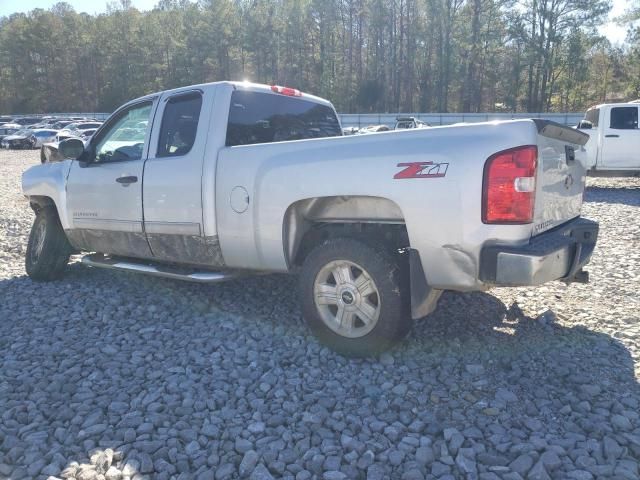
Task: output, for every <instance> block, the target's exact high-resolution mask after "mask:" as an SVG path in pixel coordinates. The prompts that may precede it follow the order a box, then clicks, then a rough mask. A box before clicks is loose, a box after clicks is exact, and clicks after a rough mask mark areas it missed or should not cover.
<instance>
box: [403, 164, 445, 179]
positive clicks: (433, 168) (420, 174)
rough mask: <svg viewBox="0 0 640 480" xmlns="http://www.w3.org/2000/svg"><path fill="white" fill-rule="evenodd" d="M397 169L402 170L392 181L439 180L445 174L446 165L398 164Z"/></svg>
mask: <svg viewBox="0 0 640 480" xmlns="http://www.w3.org/2000/svg"><path fill="white" fill-rule="evenodd" d="M398 167H404V169H403V170H402V171H400V172H398V173H396V174H395V175H394V177H393V178H394V179H396V180H401V179H404V178H440V177H444V176H445V175H446V174H447V169H448V168H449V164H448V163H433V162H412V163H399V164H398Z"/></svg>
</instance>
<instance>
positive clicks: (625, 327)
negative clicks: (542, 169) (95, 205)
mask: <svg viewBox="0 0 640 480" xmlns="http://www.w3.org/2000/svg"><path fill="white" fill-rule="evenodd" d="M36 163H38V153H37V152H6V151H2V152H0V260H1V262H0V416H1V420H0V478H11V479H15V480H23V479H27V478H43V479H46V478H47V477H49V478H75V479H83V480H84V479H109V480H115V479H120V478H123V479H134V480H139V479H145V478H148V479H168V478H179V479H188V478H195V479H226V478H251V479H270V478H285V479H294V478H295V479H297V480H303V479H312V478H317V479H323V480H337V479H345V478H348V479H364V478H367V479H383V478H389V479H402V480H417V479H423V478H439V479H452V478H468V479H476V478H479V479H482V480H493V479H504V480H517V479H540V480H544V479H548V478H553V479H570V480H571V479H573V480H583V479H585V480H588V479H592V478H619V479H638V478H639V470H638V462H639V461H640V418H639V413H638V412H639V411H640V409H639V405H640V388H639V385H638V378H639V376H640V325H639V322H638V320H639V319H640V318H639V317H640V314H639V312H640V300H639V297H638V295H637V293H638V290H639V289H640V179H606V180H604V179H590V181H589V186H590V187H589V190H588V192H587V195H586V202H587V203H586V204H585V206H584V214H585V216H587V217H590V218H594V219H596V220H598V221H599V222H600V225H601V237H600V242H599V244H598V248H597V250H596V253H595V256H594V258H593V261H592V265H591V267H590V269H589V270H590V272H591V275H592V283H591V284H589V285H572V286H570V287H566V286H565V285H563V284H560V283H554V284H550V285H547V286H544V287H542V288H531V289H528V288H521V289H504V290H494V291H492V292H491V293H490V294H487V293H476V294H456V293H446V294H445V295H444V296H443V298H442V300H441V301H440V305H439V307H438V309H437V311H436V312H435V313H434V314H433V315H432V316H431V317H429V319H428V320H426V321H424V322H421V323H420V324H418V325H417V326H416V327H415V329H414V331H413V333H412V335H411V336H410V337H409V338H408V339H407V340H406V341H404V342H403V344H402V345H400V346H399V347H398V348H396V349H395V350H393V351H392V352H390V353H388V354H383V355H382V356H381V357H380V358H379V359H371V360H347V359H345V358H342V357H340V356H337V355H335V354H333V353H332V352H330V351H329V350H327V349H325V348H323V347H321V346H319V344H318V343H317V342H316V340H315V339H314V338H313V337H311V336H310V335H309V333H308V332H307V329H306V328H305V326H304V325H303V323H302V321H301V318H300V311H299V309H298V305H297V300H296V295H295V294H294V293H293V292H295V278H289V277H286V276H265V277H260V278H253V279H246V280H242V281H234V282H230V283H227V284H223V285H219V286H199V285H190V284H184V283H180V282H174V281H169V280H164V279H154V278H148V277H144V276H134V275H131V274H123V273H117V272H108V271H101V270H90V269H88V268H86V267H83V266H81V265H78V264H74V265H71V266H70V268H69V271H68V274H67V275H66V277H65V278H64V279H63V280H61V281H59V282H55V283H50V284H34V283H32V282H31V281H30V280H29V279H28V278H27V277H26V276H25V274H24V268H23V256H24V252H25V248H26V242H27V235H28V232H29V228H30V224H31V221H32V218H33V216H32V213H31V211H30V210H29V208H28V206H27V204H26V202H25V201H24V199H23V197H22V196H21V194H20V189H19V187H20V174H21V172H22V171H23V170H24V169H25V168H27V167H28V166H30V165H32V164H36ZM50 476H51V477H50Z"/></svg>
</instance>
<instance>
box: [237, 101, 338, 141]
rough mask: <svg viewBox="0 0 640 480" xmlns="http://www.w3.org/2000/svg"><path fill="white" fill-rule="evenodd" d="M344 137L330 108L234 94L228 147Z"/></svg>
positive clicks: (319, 104)
mask: <svg viewBox="0 0 640 480" xmlns="http://www.w3.org/2000/svg"><path fill="white" fill-rule="evenodd" d="M341 135H342V130H341V128H340V122H339V121H338V118H337V117H336V114H335V112H334V110H333V109H332V108H331V107H330V106H328V105H324V104H321V103H316V102H313V101H310V100H305V99H304V98H299V97H289V96H285V95H280V94H275V93H273V94H272V93H266V92H252V91H248V90H235V91H234V92H233V93H232V95H231V105H230V107H229V123H228V125H227V139H226V145H227V147H233V146H237V145H252V144H256V143H272V142H284V141H288V140H302V139H307V138H324V137H337V136H341Z"/></svg>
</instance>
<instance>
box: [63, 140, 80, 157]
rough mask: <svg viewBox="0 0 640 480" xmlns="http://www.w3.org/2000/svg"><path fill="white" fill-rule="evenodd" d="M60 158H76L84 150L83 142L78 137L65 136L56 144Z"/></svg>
mask: <svg viewBox="0 0 640 480" xmlns="http://www.w3.org/2000/svg"><path fill="white" fill-rule="evenodd" d="M58 151H59V152H60V154H61V155H62V158H72V159H74V160H75V159H77V158H78V157H79V156H80V155H82V153H83V152H84V143H82V140H80V139H78V138H67V139H66V140H63V141H61V142H60V144H59V145H58Z"/></svg>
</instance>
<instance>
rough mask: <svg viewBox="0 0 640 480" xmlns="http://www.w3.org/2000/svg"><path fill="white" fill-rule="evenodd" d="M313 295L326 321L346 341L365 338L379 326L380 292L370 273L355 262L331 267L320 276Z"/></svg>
mask: <svg viewBox="0 0 640 480" xmlns="http://www.w3.org/2000/svg"><path fill="white" fill-rule="evenodd" d="M313 295H314V301H315V304H316V308H317V309H318V313H319V314H320V318H321V319H322V321H323V322H324V323H325V325H326V326H327V327H329V328H330V329H331V330H332V331H334V332H335V333H337V334H338V335H340V336H342V337H347V338H359V337H363V336H365V335H366V334H368V333H369V332H371V330H373V329H374V327H375V326H376V324H377V323H378V318H379V317H380V295H379V294H378V288H377V287H376V284H375V282H374V281H373V279H372V278H371V276H370V275H369V274H368V273H367V271H366V270H364V269H363V268H362V267H360V266H359V265H357V264H355V263H353V262H349V261H347V260H334V261H332V262H329V263H327V264H326V265H325V266H324V267H323V268H322V269H321V270H320V271H319V272H318V275H316V279H315V282H314V285H313Z"/></svg>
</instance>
